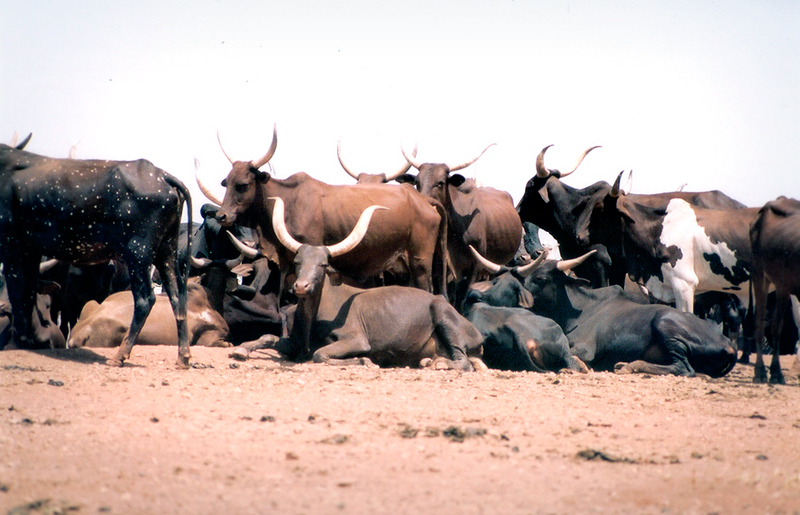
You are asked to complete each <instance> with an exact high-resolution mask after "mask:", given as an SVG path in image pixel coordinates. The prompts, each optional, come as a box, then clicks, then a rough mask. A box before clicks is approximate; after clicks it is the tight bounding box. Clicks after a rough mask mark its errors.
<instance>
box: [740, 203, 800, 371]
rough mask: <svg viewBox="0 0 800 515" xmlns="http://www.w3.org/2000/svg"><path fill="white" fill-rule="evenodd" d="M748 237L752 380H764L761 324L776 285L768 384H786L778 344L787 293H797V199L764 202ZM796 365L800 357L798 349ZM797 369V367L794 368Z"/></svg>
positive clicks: (799, 247)
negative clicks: (753, 327) (752, 313)
mask: <svg viewBox="0 0 800 515" xmlns="http://www.w3.org/2000/svg"><path fill="white" fill-rule="evenodd" d="M750 238H751V244H752V252H753V266H752V283H753V297H754V299H755V317H756V331H755V341H756V350H757V355H756V364H755V375H754V378H753V381H754V382H756V383H765V382H767V370H766V367H765V366H764V358H763V356H762V345H763V340H764V326H765V323H766V312H767V290H768V286H769V285H770V284H772V285H774V286H775V293H776V300H777V305H776V308H775V313H774V315H773V322H772V331H773V338H772V341H773V351H772V362H771V363H770V367H769V368H770V377H769V382H770V383H776V384H785V382H786V380H785V378H784V377H783V372H782V371H781V365H780V352H779V347H780V345H779V344H778V342H779V340H780V339H779V335H780V331H781V325H782V324H781V321H782V320H783V314H784V312H785V311H786V308H787V307H788V305H789V304H790V295H794V296H795V297H797V296H798V295H800V201H797V200H795V199H790V198H786V197H779V198H777V199H776V200H773V201H771V202H767V204H766V205H764V207H762V208H761V209H760V210H759V212H758V216H757V217H756V219H755V221H754V222H753V224H752V226H751V227H750ZM795 359H796V361H795V366H797V365H798V361H797V359H800V349H799V350H798V355H797V356H796V358H795ZM795 372H796V370H795Z"/></svg>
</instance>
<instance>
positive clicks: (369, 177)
mask: <svg viewBox="0 0 800 515" xmlns="http://www.w3.org/2000/svg"><path fill="white" fill-rule="evenodd" d="M411 154H412V155H413V156H414V157H417V145H414V150H413V151H412V153H411ZM336 157H338V158H339V164H340V165H342V168H343V169H344V171H345V172H347V175H349V176H350V177H352V178H353V179H355V180H356V181H357V182H358V183H359V184H384V183H387V182H391V181H393V180H395V179H397V178H398V177H400V176H401V175H403V174H405V173H406V172H408V170H409V169H410V168H411V163H408V162H407V163H406V164H405V165H404V166H403V167H402V168H400V169H399V170H397V171H395V172H392V173H390V174H386V173H358V174H357V173H355V172H353V171H352V170H350V168H348V167H347V165H346V164H344V161H343V160H342V140H341V138H339V142H338V143H337V144H336Z"/></svg>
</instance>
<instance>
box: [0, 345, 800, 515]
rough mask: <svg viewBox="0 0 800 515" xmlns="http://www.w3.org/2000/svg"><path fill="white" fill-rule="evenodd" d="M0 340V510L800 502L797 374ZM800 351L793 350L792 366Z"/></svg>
mask: <svg viewBox="0 0 800 515" xmlns="http://www.w3.org/2000/svg"><path fill="white" fill-rule="evenodd" d="M115 352H116V350H115V349H96V350H88V349H71V350H51V351H21V350H14V351H3V352H0V514H14V515H20V514H76V515H77V514H111V515H114V514H159V515H161V514H221V513H224V514H265V513H276V514H383V513H388V514H406V513H408V514H451V513H452V514H551V513H552V514H571V515H572V514H591V513H603V514H605V513H611V514H627V513H630V514H712V513H716V514H737V513H746V514H750V513H753V514H796V513H800V387H798V380H797V377H790V378H788V384H787V385H786V386H769V385H756V384H753V383H752V376H753V367H752V366H750V365H737V366H736V368H735V369H734V370H733V371H732V372H731V374H729V375H728V376H726V377H724V378H722V379H709V378H703V377H695V378H683V377H672V376H669V377H657V376H649V375H616V374H613V373H589V374H586V375H581V374H558V375H557V374H552V373H551V374H536V373H509V372H501V371H486V372H476V373H461V372H456V371H435V370H428V369H423V370H416V369H379V368H374V367H364V366H355V367H341V366H330V365H318V364H293V363H287V362H283V361H281V360H280V359H278V358H277V357H276V356H274V355H273V354H269V353H257V354H256V355H255V357H254V359H251V360H250V361H247V362H237V361H234V360H232V359H231V358H229V357H228V353H229V349H219V348H216V349H214V348H194V349H193V351H192V352H193V357H192V362H193V367H192V368H191V369H189V370H178V369H176V368H175V366H174V363H175V358H176V354H177V350H176V349H175V348H174V347H144V346H140V347H135V348H134V349H133V355H132V357H131V359H130V361H129V362H126V364H125V366H124V367H122V368H113V367H109V366H107V365H106V364H105V362H106V359H107V358H109V357H111V356H113V353H115ZM792 359H793V358H792V357H791V356H790V357H784V367H785V368H786V369H788V368H789V365H791V364H792Z"/></svg>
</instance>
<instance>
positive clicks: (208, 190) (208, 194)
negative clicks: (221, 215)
mask: <svg viewBox="0 0 800 515" xmlns="http://www.w3.org/2000/svg"><path fill="white" fill-rule="evenodd" d="M199 171H200V160H199V159H197V158H196V157H195V158H194V178H195V180H196V181H197V186H199V187H200V191H201V192H203V195H205V196H206V198H207V199H208V200H210V201H211V202H213V203H214V204H216V205H217V206H221V205H222V200H220V199H219V198H218V197H217V196H216V195H215V194H214V193H213V192H212V191H211V188H209V187H208V186H206V185H205V184H204V183H203V181H201V180H200V174H199V173H198V172H199Z"/></svg>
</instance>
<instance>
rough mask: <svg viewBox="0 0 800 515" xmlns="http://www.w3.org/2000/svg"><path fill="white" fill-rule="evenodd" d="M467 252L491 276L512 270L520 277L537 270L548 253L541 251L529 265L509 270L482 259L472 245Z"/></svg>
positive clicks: (545, 250)
mask: <svg viewBox="0 0 800 515" xmlns="http://www.w3.org/2000/svg"><path fill="white" fill-rule="evenodd" d="M469 250H470V251H471V252H472V255H473V256H475V259H476V260H477V261H478V263H480V264H481V265H483V267H484V268H486V269H487V270H489V271H490V272H492V273H493V274H497V273H500V272H505V271H507V270H514V271H515V272H517V273H518V274H520V275H521V276H522V277H527V276H529V275H531V274H532V273H533V271H534V270H536V269H537V268H539V266H540V265H541V264H542V263H543V262H544V260H545V259H547V253H548V252H549V250H548V249H544V250H543V251H542V253H541V254H539V256H538V257H537V258H536V259H535V260H533V261H531V262H530V263H527V264H525V265H522V266H516V267H513V268H509V267H507V266H504V265H498V264H497V263H495V262H494V261H490V260H489V259H487V258H485V257H483V256H482V255H481V253H480V252H478V251H477V250H475V247H473V246H472V245H470V246H469Z"/></svg>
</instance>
